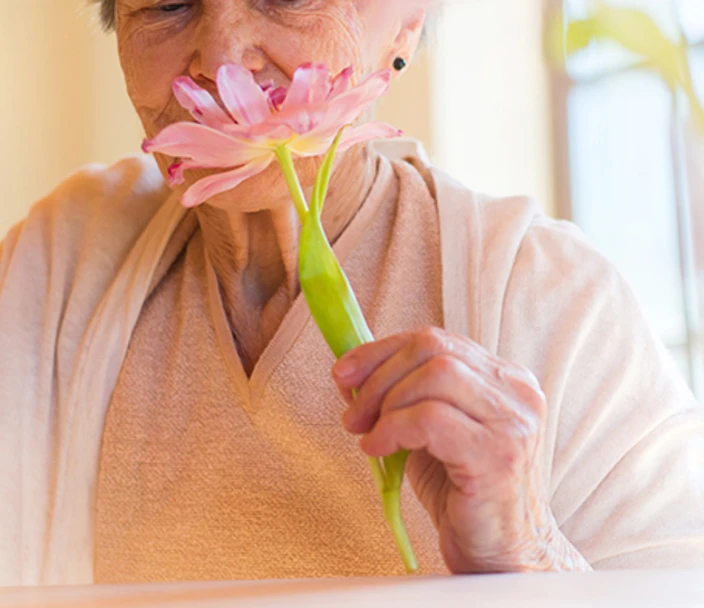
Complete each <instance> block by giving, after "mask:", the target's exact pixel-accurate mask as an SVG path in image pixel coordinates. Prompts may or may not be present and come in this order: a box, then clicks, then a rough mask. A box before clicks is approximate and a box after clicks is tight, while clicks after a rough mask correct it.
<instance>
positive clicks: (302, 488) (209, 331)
mask: <svg viewBox="0 0 704 608" xmlns="http://www.w3.org/2000/svg"><path fill="white" fill-rule="evenodd" d="M184 230H186V231H187V233H188V238H187V239H186V240H185V243H184V244H183V245H182V244H181V243H180V242H178V239H176V245H175V247H176V249H180V251H176V253H177V255H176V256H175V259H174V261H173V263H172V264H171V265H170V266H169V267H168V268H167V269H164V272H163V277H161V278H160V280H159V281H158V284H156V285H155V286H154V288H153V291H152V294H151V296H150V297H149V299H148V300H147V302H146V303H145V306H144V308H143V310H142V313H141V315H140V317H139V320H138V322H137V326H136V328H135V331H134V334H133V337H132V340H131V343H130V346H129V349H128V352H127V356H126V358H125V362H124V365H123V367H122V370H121V373H120V375H119V378H118V381H117V385H116V388H115V391H114V393H113V397H112V401H111V403H110V406H109V410H108V415H107V419H106V424H105V429H104V434H103V442H102V449H101V458H100V467H99V475H98V490H97V502H96V534H95V580H96V582H99V583H122V582H124V583H127V582H144V581H176V580H213V579H266V578H286V577H296V578H301V577H325V576H330V577H335V576H380V575H396V574H402V573H403V566H402V564H401V561H400V559H399V556H398V554H397V552H396V549H395V547H394V544H393V539H392V537H391V535H390V532H389V531H388V529H387V527H386V524H385V522H384V519H383V514H382V509H381V502H380V499H379V497H378V494H377V491H376V489H375V486H374V483H373V480H372V477H371V474H370V472H369V470H368V464H367V461H366V457H365V456H364V455H363V454H362V452H361V451H360V449H359V447H358V444H357V440H356V438H354V437H353V436H351V435H349V434H348V433H346V432H345V430H344V429H343V427H342V424H341V414H342V412H343V410H344V403H343V402H342V400H341V398H340V397H339V396H338V394H337V391H336V388H335V386H334V384H333V382H332V380H331V378H330V368H331V367H332V364H333V363H334V357H333V355H332V353H330V351H329V349H328V347H327V346H326V344H325V342H324V341H323V339H322V337H321V335H320V333H319V331H318V329H317V327H316V326H315V324H314V323H313V321H312V320H311V318H310V314H309V313H308V310H307V306H306V303H305V300H304V298H303V297H302V296H299V297H298V298H297V299H296V300H295V302H294V303H293V305H292V307H291V309H290V310H289V312H288V313H287V315H286V316H285V318H284V319H283V322H282V323H281V325H280V327H279V329H278V331H277V333H276V334H275V335H274V337H273V339H272V340H271V341H270V343H269V344H268V346H267V348H266V349H265V351H264V352H263V354H262V356H261V357H260V359H259V361H258V363H257V365H256V366H255V368H254V370H253V373H252V374H251V377H247V375H246V374H245V372H244V369H243V367H242V364H241V362H240V360H239V356H238V353H237V349H236V346H235V343H234V341H233V338H232V332H231V329H230V327H229V324H228V321H227V317H226V314H225V311H224V309H223V303H222V301H221V298H220V291H219V289H218V285H217V279H216V277H215V272H214V270H213V267H212V266H211V264H210V262H209V259H208V255H207V248H206V246H205V242H204V238H203V234H202V232H201V230H200V229H199V228H198V227H197V226H191V227H184ZM334 249H335V252H336V254H337V255H338V257H339V259H340V261H341V263H342V265H343V267H344V268H345V271H346V272H347V274H348V277H349V279H350V282H351V284H352V285H353V287H354V289H355V291H356V294H357V297H358V299H359V301H360V304H361V306H362V309H363V310H364V312H365V315H366V317H367V320H368V322H369V325H370V327H371V329H372V331H373V333H374V334H375V335H377V336H385V335H390V334H394V333H397V332H401V331H407V330H411V329H415V328H419V327H422V326H426V325H435V326H441V325H442V321H443V313H442V295H441V289H442V284H441V257H440V235H439V225H438V213H437V208H436V204H435V201H434V199H433V197H432V195H431V193H430V192H429V190H428V187H427V185H426V183H425V181H424V180H423V179H422V177H421V175H420V174H419V173H418V172H417V171H416V170H415V169H414V168H413V167H412V166H411V165H409V164H407V163H402V162H399V163H392V162H391V161H389V160H387V159H383V158H382V159H381V160H380V163H379V168H378V175H377V178H376V181H375V183H374V185H373V187H372V189H371V191H370V193H369V196H368V197H367V200H366V201H365V203H364V204H363V206H362V207H361V209H360V211H359V212H358V214H357V215H356V217H355V218H354V219H353V220H352V222H351V223H350V224H349V226H348V227H347V228H346V230H345V231H344V232H343V234H342V235H341V237H340V238H339V239H338V241H337V243H336V244H335V247H334ZM403 501H404V514H405V519H406V523H407V526H408V529H409V534H410V537H411V539H412V541H413V544H414V547H415V550H416V552H417V554H418V557H419V561H420V563H421V564H422V567H423V572H425V573H439V572H445V571H446V570H445V567H444V565H443V561H442V558H441V555H440V553H439V549H438V539H437V533H436V531H435V529H434V527H433V525H432V522H431V521H430V518H429V516H428V515H427V513H426V512H425V510H424V509H423V507H422V506H421V505H420V504H419V502H418V501H417V499H416V498H415V496H414V494H413V492H412V491H411V490H410V488H409V487H406V488H404V496H403Z"/></svg>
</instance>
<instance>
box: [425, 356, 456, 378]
mask: <svg viewBox="0 0 704 608" xmlns="http://www.w3.org/2000/svg"><path fill="white" fill-rule="evenodd" d="M460 365H461V364H460V362H459V361H458V360H457V359H455V358H454V357H450V356H448V355H437V356H436V357H433V358H432V359H431V360H430V361H429V362H428V365H427V367H426V372H427V374H428V375H429V376H431V377H433V378H439V379H441V380H445V379H448V378H450V377H452V376H456V375H459V373H460V371H461V370H460Z"/></svg>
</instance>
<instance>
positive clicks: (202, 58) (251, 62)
mask: <svg viewBox="0 0 704 608" xmlns="http://www.w3.org/2000/svg"><path fill="white" fill-rule="evenodd" d="M233 4H237V3H233ZM249 19H250V17H248V15H247V14H246V9H245V10H243V9H237V8H235V7H233V8H232V9H231V11H229V14H227V15H223V14H222V13H220V14H218V15H217V16H216V17H213V16H207V15H204V16H203V17H202V19H201V22H200V23H199V25H198V34H197V45H196V50H195V53H194V55H193V59H192V61H191V65H190V68H189V71H190V76H191V77H192V78H193V79H194V80H210V81H213V82H214V81H215V79H216V75H217V71H218V68H219V67H220V66H221V65H223V64H225V63H238V64H240V65H243V66H244V67H246V68H247V69H248V70H250V71H251V72H254V73H256V72H258V71H260V70H261V69H263V68H264V65H265V63H266V61H265V59H264V55H263V53H262V52H261V51H260V49H259V48H258V45H257V41H256V39H255V34H254V32H256V31H257V29H256V28H255V27H253V26H254V24H252V23H249Z"/></svg>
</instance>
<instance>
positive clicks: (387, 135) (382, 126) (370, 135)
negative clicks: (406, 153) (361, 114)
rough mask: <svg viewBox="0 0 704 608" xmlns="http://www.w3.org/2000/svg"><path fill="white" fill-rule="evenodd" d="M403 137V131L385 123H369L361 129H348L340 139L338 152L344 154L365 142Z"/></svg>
mask: <svg viewBox="0 0 704 608" xmlns="http://www.w3.org/2000/svg"><path fill="white" fill-rule="evenodd" d="M402 135H403V131H401V130H399V129H397V128H396V127H392V126H391V125H389V124H386V123H384V122H367V123H365V124H363V125H361V126H359V127H355V128H352V129H346V130H345V132H344V133H343V134H342V138H341V139H340V147H339V148H338V150H339V151H340V152H343V151H344V150H347V149H348V148H351V147H352V146H355V145H357V144H359V143H362V142H363V141H370V140H372V139H382V138H383V139H391V138H394V137H401V136H402Z"/></svg>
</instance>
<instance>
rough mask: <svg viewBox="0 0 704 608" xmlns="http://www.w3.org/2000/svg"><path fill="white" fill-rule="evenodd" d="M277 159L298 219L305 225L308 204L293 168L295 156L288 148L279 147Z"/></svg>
mask: <svg viewBox="0 0 704 608" xmlns="http://www.w3.org/2000/svg"><path fill="white" fill-rule="evenodd" d="M276 158H277V159H278V161H279V165H281V170H282V171H283V174H284V177H285V178H286V184H287V185H288V189H289V191H290V192H291V198H292V199H293V204H294V206H295V207H296V213H298V219H299V220H301V223H303V222H304V221H305V219H306V217H307V215H308V204H307V203H306V195H305V194H304V193H303V188H302V187H301V182H300V181H299V179H298V174H297V173H296V169H295V168H294V166H293V156H292V155H291V151H290V150H289V149H288V148H287V147H286V146H278V147H277V148H276Z"/></svg>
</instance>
